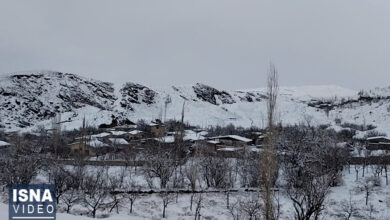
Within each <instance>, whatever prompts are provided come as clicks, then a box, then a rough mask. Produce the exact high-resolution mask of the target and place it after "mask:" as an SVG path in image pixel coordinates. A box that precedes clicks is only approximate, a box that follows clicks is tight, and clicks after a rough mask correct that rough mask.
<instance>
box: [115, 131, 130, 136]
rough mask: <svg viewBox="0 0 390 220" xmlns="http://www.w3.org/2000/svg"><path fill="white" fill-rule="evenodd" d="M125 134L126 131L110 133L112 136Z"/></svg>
mask: <svg viewBox="0 0 390 220" xmlns="http://www.w3.org/2000/svg"><path fill="white" fill-rule="evenodd" d="M126 133H127V132H126V131H111V134H113V135H124V134H126Z"/></svg>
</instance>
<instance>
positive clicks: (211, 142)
mask: <svg viewBox="0 0 390 220" xmlns="http://www.w3.org/2000/svg"><path fill="white" fill-rule="evenodd" d="M207 143H210V144H219V143H221V142H219V141H215V140H211V141H207Z"/></svg>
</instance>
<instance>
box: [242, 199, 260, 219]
mask: <svg viewBox="0 0 390 220" xmlns="http://www.w3.org/2000/svg"><path fill="white" fill-rule="evenodd" d="M258 198H259V197H255V196H249V197H247V198H245V199H244V200H241V201H240V202H239V207H240V209H241V210H242V212H243V214H244V216H245V217H246V218H245V219H249V220H255V219H260V213H261V210H262V208H263V207H262V205H261V201H260V200H259V199H258Z"/></svg>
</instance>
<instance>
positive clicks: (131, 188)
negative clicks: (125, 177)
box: [124, 180, 141, 213]
mask: <svg viewBox="0 0 390 220" xmlns="http://www.w3.org/2000/svg"><path fill="white" fill-rule="evenodd" d="M124 188H125V189H126V190H127V191H128V193H125V194H124V197H125V199H127V200H128V201H129V205H130V207H129V209H130V213H133V206H134V203H135V201H136V200H137V199H138V198H139V197H140V196H141V194H139V193H138V192H135V191H140V189H141V187H140V186H138V185H137V184H136V183H135V182H134V181H133V180H129V181H126V182H125V184H124Z"/></svg>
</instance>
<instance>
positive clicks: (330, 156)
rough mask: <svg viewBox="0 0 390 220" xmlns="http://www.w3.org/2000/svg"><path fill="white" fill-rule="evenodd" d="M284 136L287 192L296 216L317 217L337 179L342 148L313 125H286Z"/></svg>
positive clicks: (341, 159) (339, 171) (304, 219)
mask: <svg viewBox="0 0 390 220" xmlns="http://www.w3.org/2000/svg"><path fill="white" fill-rule="evenodd" d="M283 138H284V140H283V141H282V148H283V149H284V151H285V157H284V173H285V176H286V178H287V179H286V182H287V194H288V196H289V198H290V199H291V201H292V202H293V206H294V210H295V218H296V219H298V220H309V219H311V218H312V217H314V219H318V217H319V215H320V214H321V211H322V210H323V208H324V206H323V203H324V201H325V198H326V196H327V195H328V193H329V190H330V187H332V186H334V185H336V184H337V181H338V179H339V176H340V173H341V169H342V165H343V156H344V153H343V150H342V149H340V148H338V147H337V146H336V144H335V141H334V138H332V137H331V136H329V134H328V133H327V131H326V130H321V129H316V128H313V127H304V126H295V127H287V128H285V129H284V130H283Z"/></svg>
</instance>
